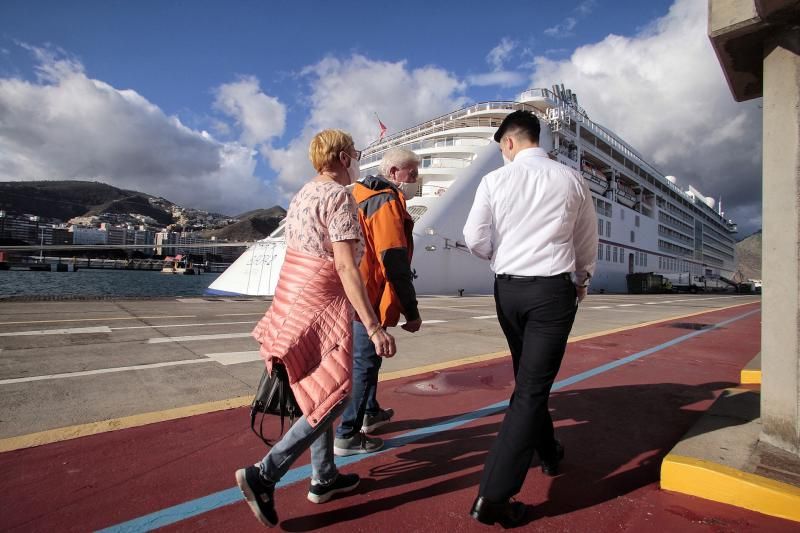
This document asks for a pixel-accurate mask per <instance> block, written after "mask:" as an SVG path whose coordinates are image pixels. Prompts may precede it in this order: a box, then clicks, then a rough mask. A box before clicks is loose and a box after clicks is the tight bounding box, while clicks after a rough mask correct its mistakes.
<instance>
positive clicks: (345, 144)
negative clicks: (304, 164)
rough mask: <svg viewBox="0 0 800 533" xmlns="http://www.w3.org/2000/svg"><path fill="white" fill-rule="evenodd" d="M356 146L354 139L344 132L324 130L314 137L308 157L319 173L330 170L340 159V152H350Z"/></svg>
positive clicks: (309, 147)
mask: <svg viewBox="0 0 800 533" xmlns="http://www.w3.org/2000/svg"><path fill="white" fill-rule="evenodd" d="M351 146H355V144H354V143H353V138H352V137H351V136H350V135H349V134H348V133H346V132H344V131H342V130H322V131H321V132H319V133H317V134H316V135H314V138H313V139H311V144H310V145H309V146H308V157H309V159H311V164H312V165H314V169H315V170H316V171H317V172H322V171H323V170H324V169H326V168H330V167H331V166H332V165H333V163H334V162H335V161H336V160H337V158H338V157H339V152H348V153H349V149H350V147H351Z"/></svg>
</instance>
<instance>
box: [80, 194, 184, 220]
mask: <svg viewBox="0 0 800 533" xmlns="http://www.w3.org/2000/svg"><path fill="white" fill-rule="evenodd" d="M102 213H119V214H127V213H136V214H139V215H145V216H148V217H150V218H152V219H154V220H155V221H157V222H158V223H159V224H161V225H164V226H166V225H168V224H172V213H170V212H167V211H164V209H161V208H159V207H156V206H154V205H152V204H151V203H150V201H149V200H148V199H147V198H145V197H144V196H142V195H141V194H138V193H137V194H136V195H134V196H129V197H127V198H121V199H119V200H110V201H108V202H105V203H103V204H101V205H98V206H96V207H93V208H91V209H89V211H87V212H86V213H85V214H84V216H93V215H100V214H102Z"/></svg>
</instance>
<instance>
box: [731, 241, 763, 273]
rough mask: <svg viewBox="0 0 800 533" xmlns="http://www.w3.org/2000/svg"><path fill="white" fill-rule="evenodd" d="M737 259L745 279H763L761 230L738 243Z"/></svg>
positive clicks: (738, 267) (737, 268)
mask: <svg viewBox="0 0 800 533" xmlns="http://www.w3.org/2000/svg"><path fill="white" fill-rule="evenodd" d="M736 261H737V264H736V270H738V271H740V272H741V273H742V275H744V278H745V279H761V230H758V231H757V232H755V233H753V234H752V235H750V236H749V237H746V238H744V239H742V240H741V241H739V242H737V243H736Z"/></svg>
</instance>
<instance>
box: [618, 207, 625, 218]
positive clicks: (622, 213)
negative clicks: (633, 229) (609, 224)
mask: <svg viewBox="0 0 800 533" xmlns="http://www.w3.org/2000/svg"><path fill="white" fill-rule="evenodd" d="M619 218H620V220H625V210H624V209H620V210H619Z"/></svg>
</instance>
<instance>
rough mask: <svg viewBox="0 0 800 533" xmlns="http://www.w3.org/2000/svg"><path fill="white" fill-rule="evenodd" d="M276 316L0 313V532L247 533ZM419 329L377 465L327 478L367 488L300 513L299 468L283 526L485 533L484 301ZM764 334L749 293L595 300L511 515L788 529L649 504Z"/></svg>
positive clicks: (406, 343) (196, 302) (200, 311)
mask: <svg viewBox="0 0 800 533" xmlns="http://www.w3.org/2000/svg"><path fill="white" fill-rule="evenodd" d="M268 305H269V302H268V301H264V300H260V299H218V298H209V299H203V298H187V299H165V300H119V301H86V302H73V301H64V302H5V303H2V304H0V390H1V391H2V395H0V398H2V399H0V420H1V421H2V424H0V445H2V446H3V448H1V449H3V450H7V451H4V453H0V467H2V471H3V472H4V473H5V474H6V475H5V476H3V478H2V480H1V481H0V487H1V488H2V490H1V491H0V494H2V495H1V496H0V508H2V509H4V511H3V512H2V515H3V518H2V524H3V529H8V530H15V531H49V530H54V529H59V530H62V531H63V530H70V531H85V530H89V529H91V530H97V529H103V528H111V529H110V530H112V531H148V530H152V529H155V528H166V529H169V530H175V531H198V530H204V531H233V530H240V531H257V530H259V529H260V528H261V526H260V525H259V524H258V522H256V521H255V519H254V518H253V517H252V514H251V513H250V510H249V508H248V507H247V506H246V505H245V504H244V503H243V500H242V499H241V496H240V494H239V492H238V489H237V488H235V486H234V482H233V472H234V471H235V470H236V469H237V468H240V467H242V466H244V465H247V464H252V463H253V462H255V461H257V460H259V459H260V458H261V457H262V456H263V455H264V453H265V452H266V448H265V447H264V445H263V444H262V443H261V442H260V441H259V440H258V439H257V438H256V437H255V436H254V435H253V434H252V433H250V431H249V411H248V409H247V407H242V406H244V405H246V404H248V403H249V396H251V395H252V393H253V390H254V388H255V385H256V384H257V382H258V379H259V377H260V374H261V369H262V368H263V363H261V362H260V360H258V359H257V355H254V354H256V346H255V345H254V341H252V340H251V339H250V338H249V331H250V330H251V329H252V326H253V324H254V323H255V322H256V321H257V320H258V318H260V316H261V315H262V314H263V312H264V310H265V309H266V307H267V306H268ZM420 311H421V313H422V317H423V320H424V321H425V324H424V326H423V329H422V330H421V331H420V332H419V333H417V334H414V335H412V334H409V333H406V332H404V331H402V330H399V329H395V330H393V333H395V332H396V333H397V339H398V355H397V356H396V357H394V358H392V359H388V360H386V361H385V362H384V366H383V369H382V378H381V379H382V382H381V385H380V386H379V399H380V400H381V403H382V404H383V405H384V406H389V407H393V408H394V409H395V411H396V412H397V415H396V417H395V420H394V421H393V422H392V423H391V424H389V425H387V426H386V427H385V428H384V429H385V430H386V432H385V433H382V434H380V435H379V436H381V437H382V438H385V439H386V440H387V446H386V449H385V451H383V452H381V453H379V454H372V455H360V456H354V457H349V458H344V459H341V458H340V459H337V464H339V465H340V468H341V469H342V470H344V471H354V472H357V473H359V474H360V475H361V476H362V478H363V481H362V484H361V486H360V487H359V489H358V490H357V491H355V492H354V493H352V494H350V495H346V496H344V497H340V498H336V499H334V500H332V501H331V502H329V503H327V504H323V505H314V504H312V503H310V502H308V501H307V500H306V499H305V492H306V491H307V488H308V476H309V474H310V472H309V467H308V457H307V455H306V456H304V457H303V458H302V459H301V460H299V461H298V462H297V463H296V464H295V465H293V469H292V470H291V471H290V472H289V474H287V476H286V478H284V483H283V485H282V487H281V488H280V490H278V492H277V493H276V501H277V504H278V512H279V515H280V517H281V520H282V521H281V524H280V526H279V527H281V528H283V529H284V530H287V531H311V530H316V529H321V528H324V529H326V530H331V531H453V530H457V529H462V530H466V531H480V530H485V529H486V528H485V527H484V526H481V525H480V524H477V523H476V522H474V520H472V519H471V518H470V517H469V516H468V514H467V513H468V510H469V506H470V504H471V503H472V500H473V499H474V497H475V495H476V491H477V484H478V480H479V476H480V470H481V468H482V465H483V462H484V460H485V456H486V452H487V451H488V449H489V446H490V443H491V441H492V439H493V438H494V435H495V434H496V432H497V430H498V427H499V422H500V421H501V420H502V413H503V410H504V408H505V405H506V402H507V399H508V397H509V395H510V393H511V390H512V388H513V376H512V372H511V365H510V361H509V359H508V357H507V348H506V345H505V340H504V338H503V336H502V333H501V331H500V328H499V325H498V324H497V321H496V317H495V316H494V302H493V300H492V299H491V298H487V297H464V298H421V299H420ZM759 324H760V301H759V299H758V298H757V297H753V296H730V295H713V294H707V295H660V296H648V295H642V296H636V295H625V296H622V295H620V296H617V295H591V296H589V297H588V298H587V299H586V300H585V301H584V303H583V304H582V305H581V308H580V311H579V314H578V318H577V320H576V325H575V328H574V329H573V334H572V338H571V342H570V343H569V345H568V348H567V354H566V357H565V359H564V364H563V366H562V370H561V373H560V374H559V377H558V381H557V383H556V386H555V387H554V392H553V396H552V399H551V409H552V414H553V418H554V420H555V421H556V432H557V435H558V437H559V438H560V439H561V440H562V442H563V443H564V444H565V447H566V459H565V461H564V466H563V472H562V474H561V475H560V476H558V477H556V478H552V479H551V478H547V477H545V476H543V475H542V473H541V472H540V470H539V469H538V468H536V465H535V464H534V468H532V470H531V471H530V473H529V476H528V479H527V481H526V484H525V486H524V487H523V490H522V492H521V493H520V494H519V496H518V499H519V500H520V501H523V502H525V503H526V504H529V505H531V506H532V507H531V509H530V511H529V513H528V520H529V524H528V525H527V529H529V530H537V531H538V530H541V531H555V530H558V531H566V530H573V531H586V530H594V531H611V530H614V531H618V530H628V531H643V530H659V531H677V530H680V531H745V530H761V531H784V530H785V531H790V530H793V529H794V530H796V523H792V522H788V521H784V520H780V519H777V518H771V517H767V516H764V515H760V514H758V513H754V512H750V511H745V510H742V509H737V508H734V507H729V506H725V505H722V504H715V503H711V502H707V501H705V500H701V499H698V498H693V497H689V496H684V495H679V494H672V493H668V492H665V491H661V490H659V489H658V472H659V467H660V463H661V459H662V458H663V456H664V455H665V454H666V453H667V452H668V451H669V450H670V449H671V448H672V446H673V445H674V444H675V443H676V442H677V441H678V440H679V439H680V438H681V436H682V435H683V434H684V433H685V432H686V431H687V430H688V428H690V427H691V426H692V424H693V423H694V422H695V421H696V420H697V419H698V417H699V416H700V415H701V414H702V413H703V412H704V411H705V410H706V409H708V407H709V406H710V405H711V403H712V402H713V401H714V399H715V398H716V397H717V395H718V394H720V392H721V391H722V390H724V389H726V388H729V387H731V386H734V385H736V384H737V383H738V382H739V376H740V371H741V369H742V368H743V367H744V366H745V365H746V364H747V362H748V361H749V360H751V359H752V358H753V356H754V355H755V354H756V353H758V351H759V350H760V337H759V331H760V329H759ZM226 402H227V403H226ZM225 407H228V408H225ZM190 415H191V416H190ZM115 424H116V425H115ZM272 424H273V425H272V427H270V428H268V431H267V433H271V434H274V435H277V434H278V432H279V428H278V427H277V422H276V421H272ZM114 427H121V428H124V429H118V430H116V431H111V430H112V429H114ZM31 435H35V436H36V438H32V437H31ZM81 435H82V436H81ZM76 436H78V437H79V438H73V437H76ZM26 443H27V444H26ZM31 444H40V445H38V446H33V447H31Z"/></svg>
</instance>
